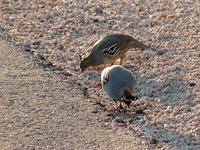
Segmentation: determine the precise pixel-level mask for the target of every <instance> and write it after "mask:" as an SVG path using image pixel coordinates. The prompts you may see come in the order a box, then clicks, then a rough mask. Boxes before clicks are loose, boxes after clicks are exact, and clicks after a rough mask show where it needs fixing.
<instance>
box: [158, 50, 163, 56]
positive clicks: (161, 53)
mask: <svg viewBox="0 0 200 150" xmlns="http://www.w3.org/2000/svg"><path fill="white" fill-rule="evenodd" d="M164 54H165V51H164V50H158V52H157V55H164Z"/></svg>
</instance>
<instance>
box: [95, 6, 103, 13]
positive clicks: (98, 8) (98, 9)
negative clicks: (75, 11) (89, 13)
mask: <svg viewBox="0 0 200 150" xmlns="http://www.w3.org/2000/svg"><path fill="white" fill-rule="evenodd" d="M95 12H96V13H97V14H102V13H103V8H102V7H97V8H96V9H95Z"/></svg>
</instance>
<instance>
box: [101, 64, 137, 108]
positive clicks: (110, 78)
mask: <svg viewBox="0 0 200 150" xmlns="http://www.w3.org/2000/svg"><path fill="white" fill-rule="evenodd" d="M136 84H137V81H136V77H135V75H134V74H133V72H131V71H130V70H128V69H126V68H124V67H123V66H121V65H112V66H109V67H106V68H104V69H103V71H102V73H101V86H102V89H103V90H104V91H105V92H106V93H107V95H108V96H109V97H110V98H111V99H112V100H114V102H115V104H116V107H117V108H118V106H117V101H119V102H120V105H119V107H120V108H122V106H121V102H123V103H125V104H126V105H127V107H128V108H129V106H130V104H131V102H132V101H135V100H137V99H138V97H137V96H133V94H132V91H133V89H134V88H135V86H136Z"/></svg>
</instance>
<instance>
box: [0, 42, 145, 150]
mask: <svg viewBox="0 0 200 150" xmlns="http://www.w3.org/2000/svg"><path fill="white" fill-rule="evenodd" d="M0 64H1V66H0V71H1V74H0V83H1V84H0V96H1V97H0V110H1V111H0V135H1V136H0V146H1V149H113V148H114V149H122V148H125V149H146V148H147V146H144V142H143V144H142V140H141V139H140V138H138V137H136V136H135V135H134V134H133V133H132V132H131V131H129V130H128V129H125V128H122V127H121V129H120V130H116V129H115V130H114V129H113V128H112V127H111V126H110V125H109V124H108V123H106V122H105V120H106V119H108V116H107V113H106V112H105V111H104V112H103V111H101V112H100V113H96V112H95V111H94V110H96V107H97V106H96V104H94V103H92V102H91V101H92V100H91V99H89V98H88V99H85V98H84V97H83V96H82V94H77V95H76V96H75V95H73V94H71V93H72V92H73V91H75V90H77V89H74V88H73V89H71V88H70V86H69V84H68V81H66V79H64V78H62V77H61V76H59V75H56V74H54V73H52V72H45V71H43V70H41V69H40V68H38V67H36V66H35V65H34V63H33V61H32V58H31V57H30V56H28V55H26V54H23V53H22V52H20V51H18V50H16V49H15V48H14V46H13V45H10V44H9V43H7V42H5V41H2V40H1V41H0ZM77 92H79V93H81V91H77ZM99 110H101V109H99Z"/></svg>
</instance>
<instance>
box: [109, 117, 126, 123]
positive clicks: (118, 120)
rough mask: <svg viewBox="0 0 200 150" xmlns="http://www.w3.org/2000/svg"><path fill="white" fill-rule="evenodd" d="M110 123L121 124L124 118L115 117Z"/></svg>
mask: <svg viewBox="0 0 200 150" xmlns="http://www.w3.org/2000/svg"><path fill="white" fill-rule="evenodd" d="M112 123H121V124H125V122H124V120H123V119H122V118H121V117H116V118H115V119H114V120H113V121H112Z"/></svg>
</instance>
